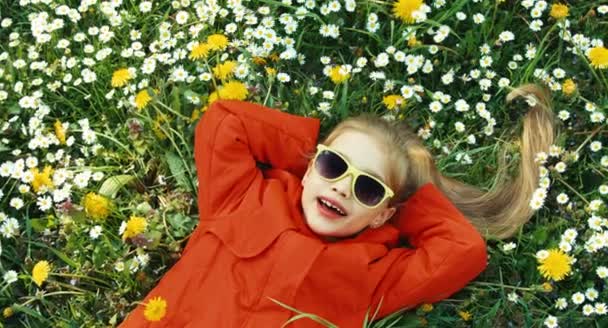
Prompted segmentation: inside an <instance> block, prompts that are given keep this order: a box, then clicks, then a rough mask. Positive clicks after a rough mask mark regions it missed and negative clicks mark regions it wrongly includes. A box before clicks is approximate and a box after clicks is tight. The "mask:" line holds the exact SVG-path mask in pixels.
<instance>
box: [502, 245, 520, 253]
mask: <svg viewBox="0 0 608 328" xmlns="http://www.w3.org/2000/svg"><path fill="white" fill-rule="evenodd" d="M516 247H517V245H516V244H515V243H514V242H510V243H507V244H504V245H503V246H502V251H503V252H505V253H507V252H510V251H512V250H513V249H515V248H516Z"/></svg>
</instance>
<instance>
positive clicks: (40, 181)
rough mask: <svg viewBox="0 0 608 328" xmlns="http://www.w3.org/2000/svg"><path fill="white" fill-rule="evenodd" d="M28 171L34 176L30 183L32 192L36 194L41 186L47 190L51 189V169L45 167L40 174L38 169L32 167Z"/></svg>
mask: <svg viewBox="0 0 608 328" xmlns="http://www.w3.org/2000/svg"><path fill="white" fill-rule="evenodd" d="M30 171H31V172H32V175H33V176H34V177H33V178H32V181H31V184H32V188H33V189H34V192H36V193H37V192H38V191H39V190H40V189H41V187H42V186H46V187H47V188H53V186H54V184H53V180H52V178H51V175H52V174H53V171H54V170H53V168H52V167H50V166H49V165H47V166H45V167H44V170H42V172H40V171H39V170H38V168H36V167H34V168H32V169H31V170H30Z"/></svg>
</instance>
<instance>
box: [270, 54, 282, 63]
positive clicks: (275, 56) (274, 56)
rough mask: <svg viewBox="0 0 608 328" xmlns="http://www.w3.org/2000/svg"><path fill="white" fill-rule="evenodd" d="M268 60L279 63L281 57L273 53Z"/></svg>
mask: <svg viewBox="0 0 608 328" xmlns="http://www.w3.org/2000/svg"><path fill="white" fill-rule="evenodd" d="M268 59H270V60H272V61H273V62H275V63H276V62H278V61H279V59H281V57H279V55H278V54H277V53H276V52H275V53H272V54H270V55H269V56H268Z"/></svg>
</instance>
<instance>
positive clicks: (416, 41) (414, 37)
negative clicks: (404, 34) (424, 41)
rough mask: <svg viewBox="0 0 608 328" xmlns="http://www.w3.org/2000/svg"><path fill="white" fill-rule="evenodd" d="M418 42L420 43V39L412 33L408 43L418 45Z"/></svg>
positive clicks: (410, 45) (412, 45)
mask: <svg viewBox="0 0 608 328" xmlns="http://www.w3.org/2000/svg"><path fill="white" fill-rule="evenodd" d="M418 44H420V42H419V41H418V39H416V36H415V35H412V36H410V37H409V39H407V45H408V46H409V47H414V46H417V45H418Z"/></svg>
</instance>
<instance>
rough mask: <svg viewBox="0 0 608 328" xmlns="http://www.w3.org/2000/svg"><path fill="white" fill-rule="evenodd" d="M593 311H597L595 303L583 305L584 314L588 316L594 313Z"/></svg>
mask: <svg viewBox="0 0 608 328" xmlns="http://www.w3.org/2000/svg"><path fill="white" fill-rule="evenodd" d="M593 313H595V308H594V307H593V305H591V304H585V305H583V314H584V315H585V316H587V317H588V316H590V315H592V314H593Z"/></svg>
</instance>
